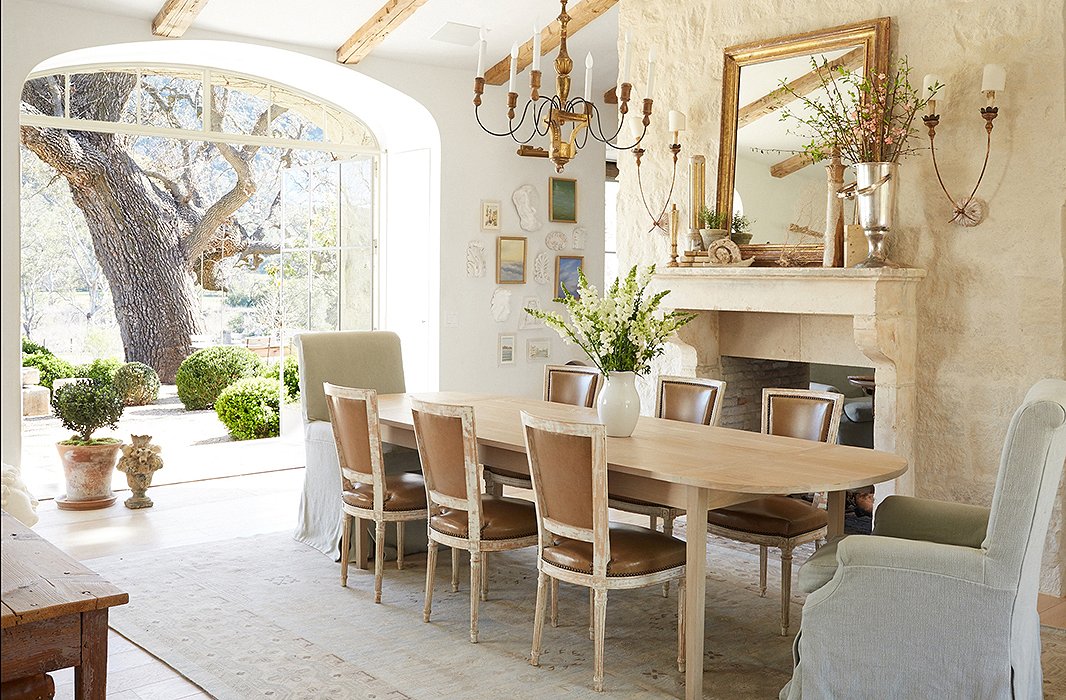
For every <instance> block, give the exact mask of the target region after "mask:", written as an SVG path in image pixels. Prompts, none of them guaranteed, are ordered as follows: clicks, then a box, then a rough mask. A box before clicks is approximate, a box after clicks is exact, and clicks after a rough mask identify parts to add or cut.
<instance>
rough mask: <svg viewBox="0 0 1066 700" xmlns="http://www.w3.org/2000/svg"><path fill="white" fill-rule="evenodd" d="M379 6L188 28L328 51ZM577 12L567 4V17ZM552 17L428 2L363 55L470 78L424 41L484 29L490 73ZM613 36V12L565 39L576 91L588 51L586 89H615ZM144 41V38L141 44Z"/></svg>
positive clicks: (153, 4) (445, 48) (357, 4)
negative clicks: (456, 27) (453, 27)
mask: <svg viewBox="0 0 1066 700" xmlns="http://www.w3.org/2000/svg"><path fill="white" fill-rule="evenodd" d="M53 1H54V2H57V3H58V4H61V5H70V6H74V7H80V8H83V9H86V10H92V11H95V12H106V13H109V14H118V15H126V16H130V17H136V18H139V19H144V20H146V21H149V22H150V21H151V20H152V18H153V17H155V15H156V13H157V12H158V11H159V9H160V8H161V7H162V6H163V3H164V0H53ZM383 3H384V0H314V1H313V2H307V1H306V0H305V1H303V2H296V1H295V0H210V1H209V2H208V3H207V5H206V6H205V7H204V9H203V10H202V11H201V12H200V14H199V16H198V17H197V18H196V20H195V21H194V22H193V25H192V27H191V29H190V33H194V32H195V31H196V30H205V31H212V32H225V33H227V34H235V35H240V36H247V37H251V38H254V39H261V40H268V41H275V42H283V43H288V44H297V45H301V46H308V47H313V48H316V49H327V50H335V49H336V48H337V47H339V46H340V45H341V44H343V43H344V42H345V40H346V39H348V37H349V36H351V35H352V33H354V32H355V31H356V30H357V29H358V28H359V27H361V26H362V25H363V23H364V22H366V21H367V20H368V19H369V18H370V17H371V16H372V15H373V14H374V13H375V12H377V11H378V10H379V9H380V8H381V6H382V4H383ZM576 4H577V3H573V4H571V6H570V9H573V7H574V6H576ZM558 14H559V3H558V2H557V0H491V1H487V0H429V1H428V2H426V4H425V5H423V6H422V7H421V8H419V9H418V10H417V11H416V12H415V13H414V14H413V15H412V16H411V17H410V18H408V19H407V21H406V22H404V23H403V24H402V25H400V27H399V28H398V29H396V31H394V32H393V33H392V34H390V35H389V36H388V37H386V38H385V40H384V41H383V42H382V43H381V44H379V45H378V46H377V47H376V48H375V49H374V51H373V53H371V54H370V55H371V57H372V58H376V59H386V60H394V61H402V62H407V63H415V64H424V65H437V66H445V67H448V68H456V69H464V68H468V69H469V70H470V73H471V77H472V76H473V73H474V70H475V66H476V64H477V48H476V46H457V45H455V44H449V43H444V42H440V41H435V40H432V39H430V37H431V36H432V35H433V34H435V33H436V32H437V30H439V29H440V28H441V27H442V26H443V25H444V24H445V23H447V22H456V23H459V24H466V25H473V26H477V27H484V28H485V29H486V41H487V42H488V57H487V61H488V62H489V65H492V64H493V63H495V62H496V61H498V60H500V59H501V58H504V57H505V56H506V55H507V54H508V52H509V51H510V49H511V44H512V43H514V42H515V41H516V40H517V41H519V43H521V42H524V41H526V40H527V39H529V37H530V36H531V35H532V30H533V24H534V22H536V23H537V24H538V25H539V26H544V25H546V24H547V23H548V22H550V21H551V20H553V19H554V18H555V17H556V16H557V15H558ZM190 35H191V34H190ZM617 36H618V8H617V6H615V7H614V8H612V9H611V10H609V11H608V12H606V13H605V14H604V15H603V16H602V17H599V18H597V19H596V20H595V21H594V22H592V23H591V24H589V25H588V26H587V27H585V28H584V29H582V30H581V31H580V32H579V33H578V34H577V35H576V36H574V37H573V38H571V39H570V41H569V42H568V48H569V51H570V54H571V57H572V58H573V59H574V66H575V67H574V76H575V79H574V83H575V87H578V88H580V87H581V86H583V81H584V71H583V69H582V67H583V65H584V58H585V54H586V53H587V52H589V51H591V52H592V55H593V59H594V60H595V67H594V69H593V71H594V77H593V82H594V86H595V90H596V92H597V93H598V94H600V95H602V94H603V92H604V91H605V90H607V89H608V88H610V87H611V86H613V85H614V83H615V78H616V76H617V73H618V55H617V54H618V48H617ZM148 38H150V37H149V36H148V33H147V31H146V32H145V39H148ZM553 55H554V53H553V54H552V56H553ZM544 69H545V73H550V71H551V67H550V63H549V62H548V61H545V66H544ZM546 77H547V76H546ZM545 82H546V83H548V81H547V80H545ZM549 84H550V83H549Z"/></svg>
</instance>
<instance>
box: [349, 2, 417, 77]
mask: <svg viewBox="0 0 1066 700" xmlns="http://www.w3.org/2000/svg"><path fill="white" fill-rule="evenodd" d="M425 4H426V0H388V2H386V3H385V4H384V5H382V6H381V9H380V10H378V11H377V12H375V13H374V16H373V17H371V18H370V19H368V20H367V21H366V24H364V25H363V26H361V27H359V29H358V30H356V32H355V34H352V35H351V36H350V37H348V41H346V42H344V44H342V45H341V47H340V48H339V49H337V62H338V63H348V64H353V63H359V61H361V60H363V59H364V58H366V57H367V56H368V55H369V54H370V52H371V51H373V50H374V47H375V46H377V45H378V44H380V43H381V42H382V41H384V40H385V37H387V36H388V35H389V34H391V33H392V32H394V31H395V30H396V28H397V27H399V26H400V25H401V24H403V23H404V22H405V21H407V18H408V17H410V16H411V15H413V14H414V13H415V10H417V9H418V8H420V7H422V6H423V5H425Z"/></svg>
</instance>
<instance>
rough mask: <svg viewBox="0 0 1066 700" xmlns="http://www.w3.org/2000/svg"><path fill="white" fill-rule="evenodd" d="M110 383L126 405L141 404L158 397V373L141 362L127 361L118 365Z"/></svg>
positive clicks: (151, 401)
mask: <svg viewBox="0 0 1066 700" xmlns="http://www.w3.org/2000/svg"><path fill="white" fill-rule="evenodd" d="M112 385H113V386H114V387H115V391H116V392H117V393H118V397H119V398H120V399H122V403H123V404H125V405H127V406H143V405H145V404H149V403H155V400H156V399H158V398H159V375H158V374H156V372H155V370H154V369H152V368H151V367H149V366H148V365H146V364H143V363H141V362H127V363H126V364H124V365H122V366H121V367H119V368H118V371H117V372H115V379H114V381H113V382H112Z"/></svg>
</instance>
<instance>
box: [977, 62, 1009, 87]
mask: <svg viewBox="0 0 1066 700" xmlns="http://www.w3.org/2000/svg"><path fill="white" fill-rule="evenodd" d="M1006 84H1007V71H1006V69H1005V68H1004V67H1003V66H1001V65H999V64H998V63H989V64H988V65H987V66H985V74H984V79H983V80H982V81H981V92H1002V91H1003V89H1004V88H1005V87H1006Z"/></svg>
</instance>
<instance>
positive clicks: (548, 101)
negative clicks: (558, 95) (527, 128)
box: [533, 97, 555, 136]
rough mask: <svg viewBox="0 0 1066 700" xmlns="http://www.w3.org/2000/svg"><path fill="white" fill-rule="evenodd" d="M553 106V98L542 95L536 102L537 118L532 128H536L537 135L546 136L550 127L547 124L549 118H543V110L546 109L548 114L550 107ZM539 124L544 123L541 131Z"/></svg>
mask: <svg viewBox="0 0 1066 700" xmlns="http://www.w3.org/2000/svg"><path fill="white" fill-rule="evenodd" d="M554 107H555V101H554V99H553V98H547V97H542V98H541V100H540V101H538V103H537V118H536V120H535V122H534V124H533V128H534V129H536V131H537V135H538V136H547V135H548V131H549V130H550V129H551V127H550V126H549V125H548V122H549V120H548V119H545V118H544V110H545V109H547V110H548V112H549V114H550V113H551V110H552V108H554ZM541 124H543V125H544V130H543V131H541V126H540V125H541Z"/></svg>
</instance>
